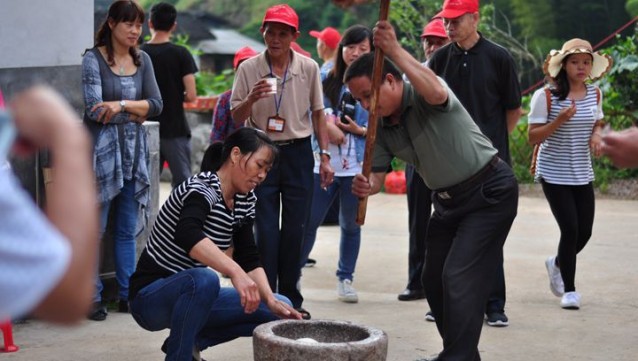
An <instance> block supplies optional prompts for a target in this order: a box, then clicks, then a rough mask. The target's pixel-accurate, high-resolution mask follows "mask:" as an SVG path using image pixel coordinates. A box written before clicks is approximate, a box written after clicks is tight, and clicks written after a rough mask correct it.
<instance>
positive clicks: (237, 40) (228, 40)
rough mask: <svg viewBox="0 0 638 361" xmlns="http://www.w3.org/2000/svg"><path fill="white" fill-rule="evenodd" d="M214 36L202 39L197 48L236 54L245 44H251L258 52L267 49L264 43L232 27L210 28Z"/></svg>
mask: <svg viewBox="0 0 638 361" xmlns="http://www.w3.org/2000/svg"><path fill="white" fill-rule="evenodd" d="M210 31H211V33H212V35H213V36H214V38H212V39H209V40H202V41H200V42H199V45H198V46H197V48H198V49H199V50H201V51H202V52H203V53H205V54H228V55H234V54H235V52H236V51H237V50H239V49H240V48H242V47H244V46H250V47H251V48H253V49H255V51H257V52H262V51H264V50H265V49H266V46H265V45H264V43H262V42H259V41H256V40H254V39H251V38H249V37H247V36H244V35H242V34H240V33H239V32H237V31H235V30H232V29H210Z"/></svg>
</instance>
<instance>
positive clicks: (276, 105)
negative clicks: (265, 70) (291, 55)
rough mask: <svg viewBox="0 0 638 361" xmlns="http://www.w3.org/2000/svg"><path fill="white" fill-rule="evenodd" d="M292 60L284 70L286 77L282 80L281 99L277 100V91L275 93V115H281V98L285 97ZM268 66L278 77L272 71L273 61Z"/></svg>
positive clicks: (271, 73)
mask: <svg viewBox="0 0 638 361" xmlns="http://www.w3.org/2000/svg"><path fill="white" fill-rule="evenodd" d="M291 61H292V59H290V61H288V64H286V70H285V71H284V79H283V80H282V81H281V95H280V96H279V100H277V93H275V94H273V99H274V101H275V113H276V114H275V115H277V116H279V108H280V107H281V100H282V99H283V98H284V87H285V86H286V77H287V76H288V67H289V66H290V62H291ZM268 66H269V67H270V76H272V77H273V78H276V76H275V74H274V73H273V72H272V63H271V62H268Z"/></svg>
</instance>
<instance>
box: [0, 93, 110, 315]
mask: <svg viewBox="0 0 638 361" xmlns="http://www.w3.org/2000/svg"><path fill="white" fill-rule="evenodd" d="M1 98H2V95H1V93H0V99H1ZM0 103H2V101H1V100H0ZM8 107H9V109H8V111H9V112H10V116H12V118H13V121H14V126H15V128H14V130H11V129H10V127H12V125H11V124H10V123H9V122H8V119H9V118H8V117H9V114H6V113H5V115H4V116H6V118H5V120H7V123H4V124H3V126H2V128H1V129H0V139H5V140H6V141H7V143H5V145H4V149H5V150H8V149H9V148H10V147H12V149H13V151H14V154H15V156H27V155H31V154H33V153H34V152H36V151H37V149H38V148H48V149H49V150H50V151H51V154H52V156H53V164H54V165H55V168H54V169H55V179H56V181H55V182H53V183H51V185H50V187H51V188H50V189H51V192H50V193H48V194H47V202H46V206H45V209H44V213H43V212H42V211H41V210H40V209H39V208H38V207H37V205H36V204H34V203H33V201H32V199H31V197H30V196H29V195H28V194H27V193H26V192H25V191H24V190H23V189H22V187H21V186H20V185H19V183H18V181H17V179H16V178H15V176H14V174H12V172H11V170H10V168H9V167H8V166H5V165H3V163H5V162H6V154H2V155H0V189H2V192H0V214H2V222H1V223H0V275H2V277H0V320H4V319H8V318H15V317H20V316H24V315H26V314H28V313H31V314H33V315H34V316H35V317H38V318H40V319H42V320H45V321H49V322H54V323H62V324H70V323H74V322H77V321H79V320H81V319H83V318H85V317H86V314H87V313H88V311H89V307H90V305H91V297H92V296H93V293H94V290H95V287H94V272H95V269H96V268H97V252H98V244H99V243H98V203H97V198H96V190H95V178H94V176H93V169H92V164H91V154H92V149H91V140H90V137H89V135H88V133H87V132H86V130H85V129H84V128H83V127H82V123H81V121H80V119H79V118H78V116H77V115H76V114H75V112H74V110H73V109H71V107H70V106H69V104H68V103H67V102H66V101H65V100H64V99H63V98H62V97H61V96H60V95H59V94H58V93H57V92H55V91H54V90H52V89H50V88H48V87H44V86H36V87H32V88H30V89H27V90H25V91H22V92H20V93H18V94H17V95H15V96H14V97H13V99H12V100H11V101H10V102H9V103H8ZM1 108H2V107H1V106H0V112H3V110H2V109H1ZM14 131H15V132H16V133H17V139H18V140H17V141H16V142H15V143H13V142H12V141H11V139H12V138H13V137H12V136H11V134H10V133H12V132H14Z"/></svg>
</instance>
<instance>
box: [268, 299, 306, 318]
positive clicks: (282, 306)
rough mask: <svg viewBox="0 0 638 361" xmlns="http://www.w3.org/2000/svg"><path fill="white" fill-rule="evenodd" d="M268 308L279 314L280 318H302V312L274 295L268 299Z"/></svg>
mask: <svg viewBox="0 0 638 361" xmlns="http://www.w3.org/2000/svg"><path fill="white" fill-rule="evenodd" d="M267 305H268V308H269V309H270V311H272V313H274V314H275V315H277V317H279V318H287V319H293V320H301V318H302V317H301V313H299V312H297V310H295V309H294V308H292V307H291V306H290V305H288V304H287V303H285V302H282V301H280V300H278V299H276V298H274V297H273V299H272V300H270V301H268V304H267Z"/></svg>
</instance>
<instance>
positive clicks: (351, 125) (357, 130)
mask: <svg viewBox="0 0 638 361" xmlns="http://www.w3.org/2000/svg"><path fill="white" fill-rule="evenodd" d="M344 117H345V119H346V120H347V121H348V123H347V124H346V123H343V122H341V121H339V122H337V127H339V129H341V130H342V131H344V132H348V133H351V134H354V135H357V136H360V137H363V136H364V135H365V132H366V130H365V128H364V127H360V126H359V125H357V123H356V122H355V121H354V120H352V118H350V116H348V115H346V116H344Z"/></svg>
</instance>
